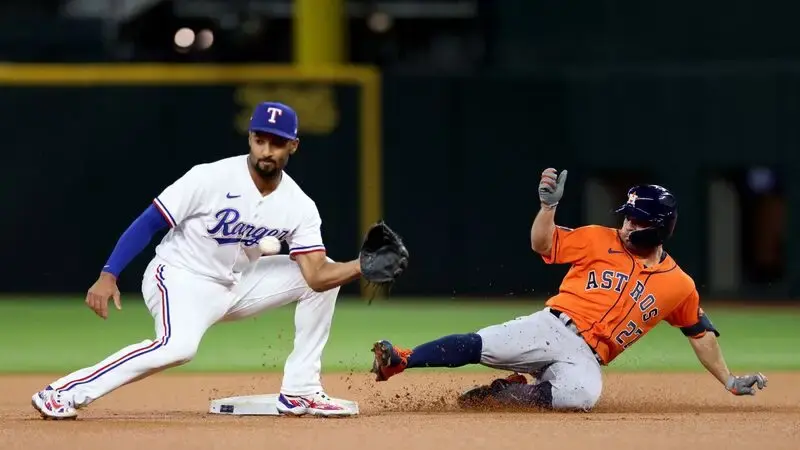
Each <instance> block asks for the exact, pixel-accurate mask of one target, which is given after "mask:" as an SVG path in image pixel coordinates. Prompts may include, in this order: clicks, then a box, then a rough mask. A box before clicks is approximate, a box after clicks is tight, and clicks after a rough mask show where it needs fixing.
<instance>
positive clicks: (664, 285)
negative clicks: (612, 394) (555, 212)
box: [543, 225, 705, 364]
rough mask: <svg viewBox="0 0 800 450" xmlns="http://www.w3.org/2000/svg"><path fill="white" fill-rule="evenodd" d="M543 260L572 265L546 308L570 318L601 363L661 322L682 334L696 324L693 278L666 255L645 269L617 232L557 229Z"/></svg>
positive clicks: (596, 228) (590, 228)
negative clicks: (551, 244)
mask: <svg viewBox="0 0 800 450" xmlns="http://www.w3.org/2000/svg"><path fill="white" fill-rule="evenodd" d="M543 259H544V261H545V262H546V263H548V264H571V265H572V267H571V268H570V269H569V272H567V275H566V276H565V277H564V280H563V281H562V282H561V286H560V287H559V292H558V294H557V295H555V296H553V297H551V298H550V299H549V300H548V301H547V306H549V307H551V308H554V309H557V310H560V311H562V312H564V313H566V314H568V315H569V316H570V317H571V318H572V320H573V321H574V322H575V325H576V326H577V327H578V331H579V332H580V334H581V336H583V338H584V340H585V341H586V342H587V343H588V344H589V346H591V347H592V348H593V349H594V350H595V352H596V353H597V355H598V356H599V357H600V358H601V359H602V360H603V363H604V364H609V363H610V362H611V361H613V360H614V358H616V357H617V356H619V354H620V353H622V352H623V351H625V349H626V348H628V347H629V346H630V345H631V344H633V343H634V342H636V341H637V340H638V339H639V338H641V337H642V336H644V335H645V334H647V333H648V332H649V331H650V330H652V329H653V327H655V326H656V325H658V323H659V322H661V321H662V320H666V321H667V323H669V324H670V325H672V326H675V327H680V328H684V329H687V328H688V327H692V326H693V325H696V324H697V323H698V321H699V316H700V313H701V310H700V296H699V294H698V293H697V289H696V288H695V284H694V281H693V280H692V278H691V277H690V276H689V275H687V274H686V273H685V272H684V271H683V270H681V268H680V267H678V264H677V263H675V261H674V260H673V259H672V257H670V256H669V255H667V254H666V253H664V258H662V260H661V262H660V263H659V264H657V265H655V266H652V267H645V266H644V265H643V264H642V262H641V261H639V260H638V259H637V258H635V257H634V256H633V255H632V254H631V253H629V252H628V251H627V250H626V249H625V247H624V245H623V243H622V240H621V239H620V237H619V235H618V234H617V230H616V229H613V228H607V227H603V226H598V225H588V226H584V227H580V228H576V229H574V230H573V229H569V228H565V227H559V226H556V230H555V232H554V234H553V246H552V249H551V250H550V254H549V255H545V256H543ZM704 333H705V332H704V331H700V332H695V333H694V336H693V337H700V336H702V335H703V334H704Z"/></svg>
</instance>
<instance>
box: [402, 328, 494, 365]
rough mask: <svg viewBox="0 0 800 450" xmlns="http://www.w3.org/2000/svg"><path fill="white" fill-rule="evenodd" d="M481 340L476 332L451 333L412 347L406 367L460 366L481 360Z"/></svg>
mask: <svg viewBox="0 0 800 450" xmlns="http://www.w3.org/2000/svg"><path fill="white" fill-rule="evenodd" d="M482 350H483V340H482V339H481V337H480V335H478V334H476V333H467V334H451V335H450V336H445V337H442V338H439V339H437V340H435V341H431V342H428V343H426V344H422V345H420V346H417V347H416V348H414V351H413V352H412V353H411V356H409V357H408V366H406V367H409V368H410V367H461V366H465V365H467V364H478V363H479V362H481V351H482Z"/></svg>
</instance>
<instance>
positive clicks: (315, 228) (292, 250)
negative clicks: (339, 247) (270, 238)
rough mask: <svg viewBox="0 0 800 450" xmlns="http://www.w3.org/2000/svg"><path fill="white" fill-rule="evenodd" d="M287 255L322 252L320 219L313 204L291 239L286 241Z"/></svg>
mask: <svg viewBox="0 0 800 450" xmlns="http://www.w3.org/2000/svg"><path fill="white" fill-rule="evenodd" d="M287 241H288V244H289V255H290V256H292V257H294V256H297V255H301V254H304V253H312V252H324V251H325V244H324V243H323V242H322V219H321V218H320V216H319V211H318V210H317V207H316V205H314V204H313V203H312V204H311V206H310V207H309V208H308V212H307V213H306V215H305V217H304V218H303V220H302V221H301V223H300V225H299V226H298V227H297V229H296V230H295V232H294V233H292V235H291V237H290V238H288V239H287Z"/></svg>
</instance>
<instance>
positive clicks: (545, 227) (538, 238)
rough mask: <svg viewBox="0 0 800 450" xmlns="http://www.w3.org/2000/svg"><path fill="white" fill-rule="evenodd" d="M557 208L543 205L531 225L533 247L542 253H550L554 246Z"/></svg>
mask: <svg viewBox="0 0 800 450" xmlns="http://www.w3.org/2000/svg"><path fill="white" fill-rule="evenodd" d="M555 216H556V209H555V207H550V206H546V205H542V207H541V208H540V209H539V212H538V213H537V214H536V218H535V219H534V220H533V226H531V248H532V249H533V251H535V252H536V253H539V254H541V255H549V254H550V249H551V248H552V247H553V232H554V231H555V228H556V223H555Z"/></svg>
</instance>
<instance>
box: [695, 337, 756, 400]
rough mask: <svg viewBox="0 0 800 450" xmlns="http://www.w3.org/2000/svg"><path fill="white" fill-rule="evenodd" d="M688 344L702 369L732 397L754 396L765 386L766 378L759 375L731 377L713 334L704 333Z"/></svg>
mask: <svg viewBox="0 0 800 450" xmlns="http://www.w3.org/2000/svg"><path fill="white" fill-rule="evenodd" d="M689 343H690V344H691V346H692V349H693V350H694V353H695V355H697V359H698V360H700V363H701V364H703V367H705V368H706V370H708V372H709V373H711V374H712V375H714V377H715V378H716V379H717V380H719V382H720V383H722V385H724V386H725V389H727V390H728V391H729V392H730V393H732V394H734V395H755V393H756V387H757V388H758V389H764V388H765V387H766V386H767V377H765V376H764V375H762V374H761V373H755V374H749V375H742V376H735V375H733V374H732V373H731V371H730V370H729V369H728V365H727V364H726V363H725V358H724V357H723V355H722V349H721V348H720V345H719V341H718V340H717V337H716V336H715V335H714V334H713V333H705V334H704V335H703V336H701V337H697V338H689Z"/></svg>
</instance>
